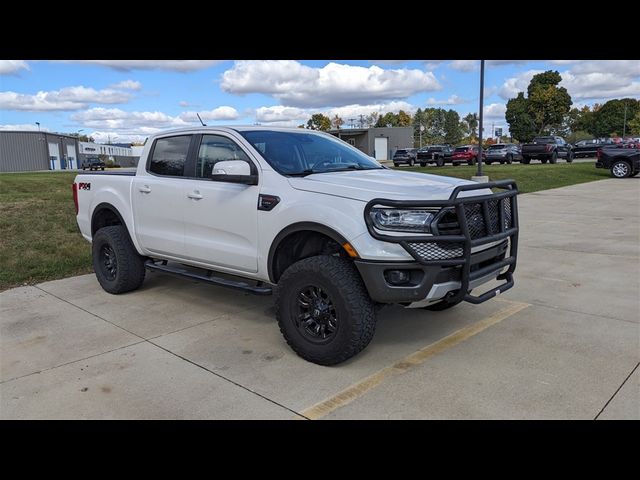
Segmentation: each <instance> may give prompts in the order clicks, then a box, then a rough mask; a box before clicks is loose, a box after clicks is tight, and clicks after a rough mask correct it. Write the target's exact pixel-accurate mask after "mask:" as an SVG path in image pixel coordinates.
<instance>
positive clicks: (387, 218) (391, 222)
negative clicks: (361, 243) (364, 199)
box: [370, 208, 436, 233]
mask: <svg viewBox="0 0 640 480" xmlns="http://www.w3.org/2000/svg"><path fill="white" fill-rule="evenodd" d="M435 213H436V212H435V211H434V210H426V209H420V210H418V209H401V208H372V209H371V212H370V215H371V220H372V221H373V225H374V226H375V227H376V228H377V229H379V230H394V231H402V232H415V233H431V221H432V220H433V218H434V216H435Z"/></svg>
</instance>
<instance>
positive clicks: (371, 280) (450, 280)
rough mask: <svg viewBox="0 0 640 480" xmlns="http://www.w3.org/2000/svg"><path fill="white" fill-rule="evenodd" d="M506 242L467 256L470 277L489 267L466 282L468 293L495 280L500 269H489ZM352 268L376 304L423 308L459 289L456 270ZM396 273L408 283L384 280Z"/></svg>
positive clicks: (400, 265)
mask: <svg viewBox="0 0 640 480" xmlns="http://www.w3.org/2000/svg"><path fill="white" fill-rule="evenodd" d="M507 247H508V242H507V241H506V240H505V241H502V242H500V244H498V245H496V246H494V247H491V248H488V249H486V250H483V251H481V252H477V253H474V254H472V255H471V259H470V265H471V266H470V269H469V270H470V273H473V272H475V271H476V270H479V269H482V268H485V267H487V266H489V267H490V268H489V272H488V273H486V274H482V275H481V276H480V277H478V278H476V279H474V280H472V281H470V282H469V289H473V288H476V287H477V286H479V285H481V284H483V283H486V282H487V281H489V280H493V279H495V278H496V277H497V276H498V274H499V273H500V270H501V269H500V268H493V269H492V268H491V265H493V264H495V263H496V262H500V261H501V260H504V258H505V253H506V251H507ZM355 264H356V267H357V268H358V271H359V272H360V276H361V277H362V280H363V281H364V284H365V285H366V287H367V290H368V292H369V296H370V297H371V299H372V300H373V301H375V302H379V303H414V302H425V304H428V303H431V302H433V301H436V300H439V299H441V298H443V297H444V296H445V295H446V294H447V293H449V292H450V291H456V290H459V289H460V287H461V286H462V282H461V280H462V279H461V277H462V271H461V268H460V267H457V266H456V267H445V266H438V265H433V266H431V265H424V264H422V263H419V262H376V261H367V260H356V261H355ZM393 270H400V271H406V272H409V274H410V281H409V282H408V283H407V284H405V285H393V284H391V283H390V282H389V280H388V274H389V272H390V271H393Z"/></svg>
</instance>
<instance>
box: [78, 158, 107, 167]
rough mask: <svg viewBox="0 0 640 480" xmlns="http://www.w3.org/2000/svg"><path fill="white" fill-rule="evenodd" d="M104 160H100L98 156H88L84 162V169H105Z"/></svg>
mask: <svg viewBox="0 0 640 480" xmlns="http://www.w3.org/2000/svg"><path fill="white" fill-rule="evenodd" d="M104 167H105V165H104V162H103V161H102V160H100V159H99V158H98V157H91V158H87V159H86V160H85V161H84V162H82V169H83V170H86V169H87V168H88V169H89V170H104Z"/></svg>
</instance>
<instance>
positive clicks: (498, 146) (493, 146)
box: [489, 145, 507, 150]
mask: <svg viewBox="0 0 640 480" xmlns="http://www.w3.org/2000/svg"><path fill="white" fill-rule="evenodd" d="M503 148H507V146H506V145H491V146H490V147H489V150H502V149H503Z"/></svg>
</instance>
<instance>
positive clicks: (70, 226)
mask: <svg viewBox="0 0 640 480" xmlns="http://www.w3.org/2000/svg"><path fill="white" fill-rule="evenodd" d="M74 177H75V173H73V172H69V173H67V172H63V173H62V172H61V173H57V172H56V173H46V172H43V173H3V174H0V231H1V232H2V235H1V236H0V290H5V289H7V288H10V287H15V286H18V285H22V284H25V283H37V282H42V281H44V280H52V279H55V278H63V277H68V276H71V275H78V274H81V273H88V272H91V271H93V269H92V267H91V249H90V244H89V242H87V241H86V240H84V239H83V238H82V236H81V235H80V232H79V231H78V227H77V224H76V218H75V208H74V206H73V196H72V194H71V184H72V183H73V179H74Z"/></svg>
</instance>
